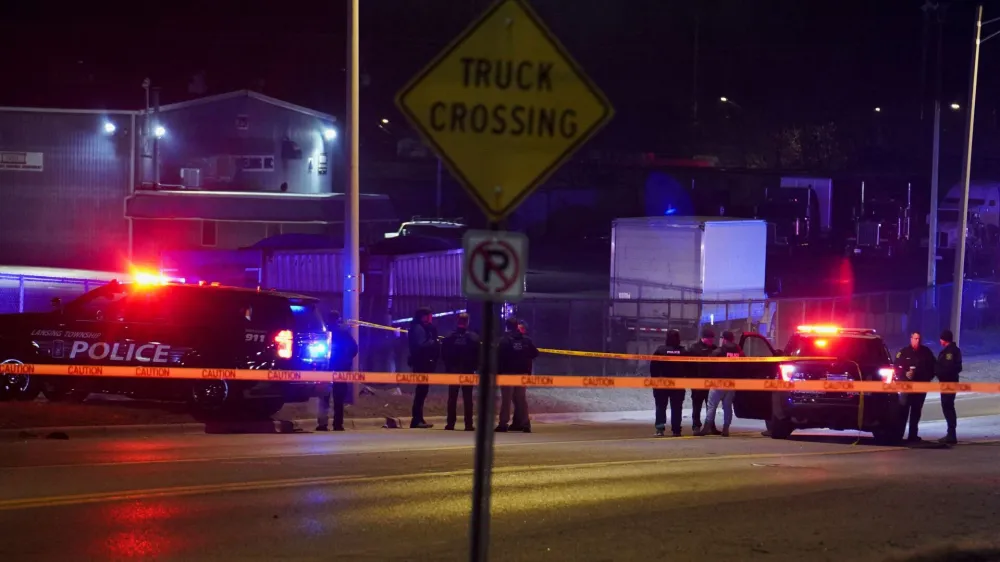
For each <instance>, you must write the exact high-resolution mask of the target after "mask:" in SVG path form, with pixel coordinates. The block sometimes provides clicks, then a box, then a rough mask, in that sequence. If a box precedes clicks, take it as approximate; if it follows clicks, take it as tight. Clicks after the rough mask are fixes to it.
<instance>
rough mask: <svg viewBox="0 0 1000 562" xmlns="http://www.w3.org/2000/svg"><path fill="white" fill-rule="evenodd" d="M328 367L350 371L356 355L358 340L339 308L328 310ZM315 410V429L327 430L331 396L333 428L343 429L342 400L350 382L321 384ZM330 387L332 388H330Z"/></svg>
mask: <svg viewBox="0 0 1000 562" xmlns="http://www.w3.org/2000/svg"><path fill="white" fill-rule="evenodd" d="M329 330H330V348H331V349H330V369H331V370H332V371H352V370H353V367H354V358H355V357H357V356H358V342H356V341H354V336H352V335H351V332H350V330H348V329H347V328H346V327H345V326H344V323H343V318H342V317H341V315H340V311H339V310H331V311H330V323H329ZM323 386H324V389H323V390H322V393H321V394H320V396H319V405H318V407H317V412H316V431H329V428H328V427H327V423H328V422H329V421H330V398H331V395H332V397H333V430H334V431H344V401H345V399H346V398H347V393H348V392H350V390H351V384H350V383H346V382H335V383H333V384H332V385H323ZM331 387H332V388H331Z"/></svg>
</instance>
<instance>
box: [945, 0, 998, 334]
mask: <svg viewBox="0 0 1000 562" xmlns="http://www.w3.org/2000/svg"><path fill="white" fill-rule="evenodd" d="M982 29H983V5H982V4H980V5H979V6H976V29H975V36H976V41H975V43H974V44H973V49H972V76H970V77H969V118H968V121H966V123H965V154H964V156H963V158H962V199H961V202H960V203H959V205H958V246H957V247H956V248H955V287H954V291H953V292H952V301H951V329H952V331H953V332H954V334H955V343H958V342H959V338H960V337H961V333H962V289H963V285H964V283H965V239H966V230H967V229H968V227H969V225H968V222H969V217H968V215H969V177H970V175H971V174H972V169H971V168H972V134H973V126H974V124H975V119H976V85H977V83H978V81H979V46H980V44H981V41H980V37H982ZM991 37H992V36H991ZM987 39H989V37H987Z"/></svg>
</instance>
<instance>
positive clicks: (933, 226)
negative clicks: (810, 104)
mask: <svg viewBox="0 0 1000 562" xmlns="http://www.w3.org/2000/svg"><path fill="white" fill-rule="evenodd" d="M941 9H942V8H940V7H935V8H934V11H935V12H937V10H941ZM943 27H944V18H943V17H942V15H941V13H940V12H937V62H936V67H935V70H934V82H935V86H934V146H933V148H932V152H931V205H930V214H929V216H928V218H929V221H928V230H927V286H928V287H934V286H935V285H937V248H938V197H939V195H938V189H939V186H938V178H939V177H940V175H941V174H940V172H939V168H938V166H939V164H940V161H941V65H942V62H943V60H942V51H943V47H942V45H941V41H942V40H943V39H944V34H943V33H942V28H943ZM920 110H921V112H922V111H923V104H921V106H920ZM936 294H937V291H931V299H932V301H936V300H937V299H935V298H934V295H936ZM934 306H935V307H936V306H937V303H936V302H934Z"/></svg>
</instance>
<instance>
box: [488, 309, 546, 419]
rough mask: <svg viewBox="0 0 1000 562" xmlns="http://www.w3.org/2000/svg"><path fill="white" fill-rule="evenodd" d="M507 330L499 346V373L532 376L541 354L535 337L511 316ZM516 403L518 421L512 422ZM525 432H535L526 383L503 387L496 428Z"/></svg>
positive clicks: (515, 411) (515, 413)
mask: <svg viewBox="0 0 1000 562" xmlns="http://www.w3.org/2000/svg"><path fill="white" fill-rule="evenodd" d="M506 330H507V331H506V333H505V334H504V335H503V337H501V338H500V343H499V345H498V346H497V374H500V375H530V374H531V371H532V362H533V361H534V360H535V358H536V357H538V348H537V347H535V343H534V342H532V341H531V338H529V337H528V336H526V335H524V334H523V333H521V329H520V326H519V324H518V321H517V318H508V319H507V323H506ZM511 401H513V402H514V423H513V424H511V425H509V426H508V425H507V424H508V422H509V421H510V403H511ZM508 430H509V431H522V432H524V433H531V419H530V418H529V417H528V395H527V389H526V388H525V387H523V386H504V387H501V388H500V421H499V423H498V424H497V427H496V431H498V432H500V433H504V432H506V431H508Z"/></svg>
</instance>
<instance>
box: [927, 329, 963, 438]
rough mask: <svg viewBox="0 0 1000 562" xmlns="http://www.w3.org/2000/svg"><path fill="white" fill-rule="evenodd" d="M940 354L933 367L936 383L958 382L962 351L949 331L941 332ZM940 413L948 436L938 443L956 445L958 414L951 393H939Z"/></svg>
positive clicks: (953, 396)
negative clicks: (945, 424) (946, 425)
mask: <svg viewBox="0 0 1000 562" xmlns="http://www.w3.org/2000/svg"><path fill="white" fill-rule="evenodd" d="M941 347H942V349H941V353H938V356H937V364H936V365H935V366H934V374H935V376H937V379H938V382H951V383H955V382H958V375H959V373H961V372H962V350H961V349H959V348H958V344H956V343H955V334H953V333H951V330H945V331H943V332H941ZM941 411H942V413H944V419H945V421H946V422H947V423H948V434H947V435H945V436H944V437H943V438H941V439H940V440H939V441H938V442H939V443H944V444H945V445H954V444H955V443H958V436H957V435H956V433H955V430H956V426H957V425H958V413H957V412H956V411H955V395H954V394H951V393H944V392H942V393H941Z"/></svg>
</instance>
